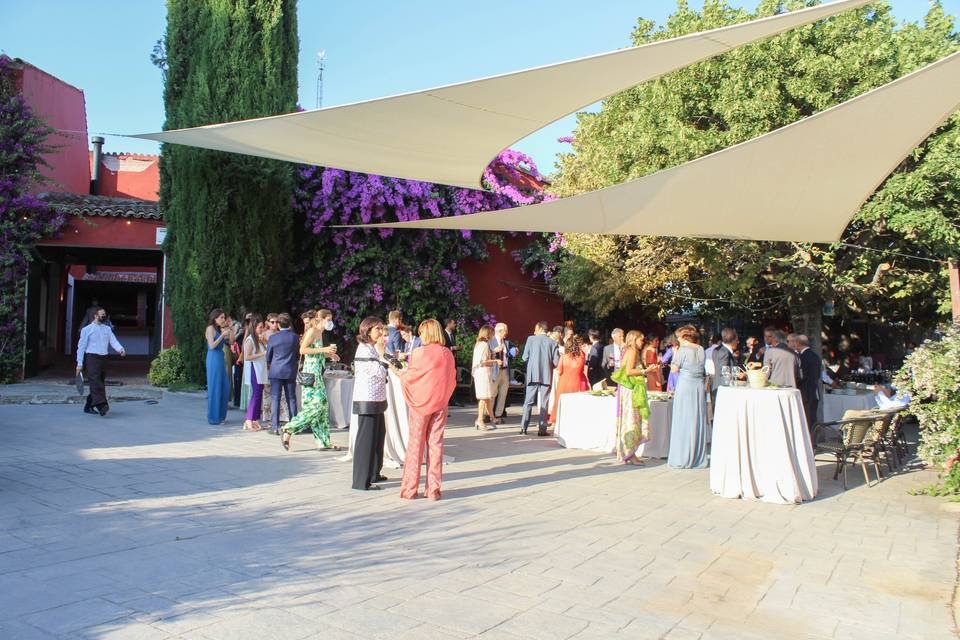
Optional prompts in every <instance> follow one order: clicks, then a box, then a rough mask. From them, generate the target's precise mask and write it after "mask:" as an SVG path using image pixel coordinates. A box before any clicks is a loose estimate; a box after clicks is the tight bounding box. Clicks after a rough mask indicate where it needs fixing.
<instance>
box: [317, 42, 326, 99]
mask: <svg viewBox="0 0 960 640" xmlns="http://www.w3.org/2000/svg"><path fill="white" fill-rule="evenodd" d="M326 62H327V51H326V49H321V50H320V51H318V52H317V109H319V108H320V107H322V106H323V70H324V68H325V66H326Z"/></svg>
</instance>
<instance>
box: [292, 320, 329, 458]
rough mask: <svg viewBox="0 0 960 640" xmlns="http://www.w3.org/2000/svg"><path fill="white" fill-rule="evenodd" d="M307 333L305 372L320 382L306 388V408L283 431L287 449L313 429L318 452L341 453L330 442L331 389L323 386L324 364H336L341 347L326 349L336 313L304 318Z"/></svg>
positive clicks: (303, 345)
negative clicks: (299, 435)
mask: <svg viewBox="0 0 960 640" xmlns="http://www.w3.org/2000/svg"><path fill="white" fill-rule="evenodd" d="M302 317H303V319H304V324H305V329H306V330H305V332H304V334H303V339H302V340H301V341H300V355H302V356H303V369H302V370H303V371H304V372H306V373H312V374H313V375H314V378H315V380H316V382H315V384H314V385H313V386H312V387H303V407H302V408H301V409H300V412H299V413H297V415H296V417H294V418H293V419H292V420H290V422H288V423H287V425H286V426H285V427H283V428H282V429H281V433H282V443H283V448H284V449H286V450H287V451H289V450H290V438H291V437H292V436H293V434H295V433H300V432H301V431H306V430H307V429H310V430H311V431H312V432H313V438H314V440H316V442H317V448H318V449H331V450H335V451H339V450H340V447H336V446H334V445H333V443H332V442H331V441H330V415H329V413H328V409H327V389H326V387H325V386H324V384H323V365H324V361H325V359H326V358H330V359H331V360H333V361H334V362H336V361H338V360H340V358H339V356H337V346H336V345H330V346H324V341H323V334H324V332H329V331H332V330H333V313H332V312H330V311H328V310H327V309H321V310H320V311H316V312H313V311H308V312H307V313H305V314H304V315H303V316H302Z"/></svg>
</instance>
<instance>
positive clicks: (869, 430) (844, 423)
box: [814, 410, 881, 491]
mask: <svg viewBox="0 0 960 640" xmlns="http://www.w3.org/2000/svg"><path fill="white" fill-rule="evenodd" d="M829 428H837V429H839V438H838V439H826V440H824V441H823V442H820V443H819V444H818V445H816V448H815V450H814V456H816V455H817V454H820V453H824V454H829V455H831V456H833V460H834V462H835V463H836V465H837V467H836V469H835V470H834V473H833V479H834V480H836V479H837V478H838V477H839V476H840V473H841V472H842V473H843V489H844V491H846V490H847V465H848V464H852V465H856V464H859V465H860V468H861V469H863V477H864V479H865V480H866V483H867V486H868V487H869V486H871V485H870V474H869V473H868V471H867V462H868V461H869V462H872V463H873V468H874V472H875V473H876V474H877V482H879V481H880V478H881V475H880V473H881V472H880V465H879V462H878V451H877V446H876V441H877V438H876V434H877V430H878V428H879V425H878V420H877V419H876V416H875V414H873V413H872V412H870V411H853V410H850V411H847V412H846V413H844V414H843V419H842V420H837V421H835V422H825V423H821V424H818V425H817V426H816V428H815V429H814V442H816V441H817V440H818V439H819V438H818V436H819V435H823V434H824V433H825V432H828V431H829Z"/></svg>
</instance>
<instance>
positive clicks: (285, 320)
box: [267, 313, 323, 435]
mask: <svg viewBox="0 0 960 640" xmlns="http://www.w3.org/2000/svg"><path fill="white" fill-rule="evenodd" d="M277 322H278V324H279V325H280V330H279V331H278V332H276V333H275V334H273V335H272V336H270V339H269V340H267V367H268V372H267V378H268V379H269V380H270V403H271V406H272V407H273V411H272V414H273V415H272V416H271V419H270V427H271V428H270V433H272V434H274V435H279V434H280V393H281V391H282V392H283V395H284V396H286V398H287V410H288V411H289V415H290V418H291V419H292V418H293V417H294V416H295V415H297V365H298V362H299V360H300V357H299V354H300V338H299V336H297V334H296V333H294V332H293V331H292V330H291V329H290V325H291V322H290V314H288V313H281V314H280V315H279V316H277ZM319 383H320V384H323V380H320V381H319Z"/></svg>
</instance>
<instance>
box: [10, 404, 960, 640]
mask: <svg viewBox="0 0 960 640" xmlns="http://www.w3.org/2000/svg"><path fill="white" fill-rule="evenodd" d="M115 392H116V388H111V389H110V390H109V393H110V394H111V395H113V394H114V393H115ZM511 411H512V412H513V413H514V415H513V417H511V418H509V419H508V424H507V425H506V426H504V427H502V428H500V429H498V430H496V431H491V432H482V433H481V432H477V431H475V430H474V429H473V428H472V426H471V424H472V418H473V415H474V412H472V411H471V410H469V409H462V410H460V409H456V410H454V411H453V413H452V415H451V422H450V424H449V426H448V429H447V440H446V451H445V452H446V453H447V454H448V455H453V456H454V457H455V458H456V460H455V461H454V462H453V463H452V464H450V465H447V466H446V467H445V468H444V484H443V499H442V500H441V501H439V502H436V503H433V502H429V501H426V500H418V501H414V502H408V501H401V500H400V499H399V496H398V493H399V482H398V481H399V472H398V471H396V470H389V469H388V470H387V471H386V473H387V475H388V476H389V477H390V480H389V481H388V482H386V483H384V485H383V486H384V490H383V491H380V492H367V493H363V492H355V491H352V490H351V489H350V488H349V486H350V473H351V469H350V465H349V463H344V462H341V461H339V460H338V459H337V458H338V457H339V456H338V455H335V454H329V453H322V452H317V451H316V450H314V448H313V444H312V441H311V438H310V437H309V436H298V437H295V438H294V441H293V447H292V450H291V451H290V452H285V451H284V450H283V449H282V447H281V446H280V443H279V439H278V438H276V437H274V436H270V435H268V434H267V433H249V432H242V431H241V430H240V423H241V416H240V413H239V412H238V411H236V410H231V411H230V412H229V415H228V423H227V425H225V426H218V427H212V426H210V425H207V424H206V420H205V414H206V406H205V401H204V399H203V398H202V397H198V396H196V395H192V394H163V395H162V397H161V398H159V402H158V403H157V404H147V403H145V402H143V401H136V402H134V401H130V402H123V401H115V402H113V403H112V409H111V412H110V414H108V416H107V417H105V418H101V417H99V416H89V415H85V414H83V413H82V412H81V410H80V407H78V406H76V405H71V404H2V405H0V434H2V437H3V442H4V447H3V448H0V637H3V638H7V637H10V638H34V637H35V638H74V637H76V638H144V639H147V640H153V639H158V640H159V639H163V638H197V639H199V640H218V639H220V638H234V637H235V638H248V637H257V638H291V639H297V640H299V639H304V640H306V639H310V638H324V640H336V639H337V638H341V639H356V638H365V639H366V638H417V639H419V640H423V639H427V640H429V638H488V639H491V640H497V639H506V640H511V639H516V638H550V639H553V638H579V639H581V640H589V639H590V638H617V637H624V638H658V639H664V638H680V639H683V638H699V639H702V640H713V639H717V640H719V639H724V638H747V639H749V638H761V637H777V638H810V639H814V640H816V639H828V638H829V639H835V640H841V639H843V638H854V637H873V638H877V639H878V640H882V639H884V638H894V637H897V638H907V639H917V640H919V639H921V638H923V639H924V640H926V639H929V638H949V637H954V631H955V629H954V622H953V616H952V611H951V608H950V604H951V599H952V596H953V591H954V586H955V578H956V567H957V564H956V559H957V533H958V525H960V512H958V511H956V510H950V509H944V508H941V505H943V504H944V503H943V501H941V500H938V499H936V498H932V497H928V496H914V495H910V494H909V492H910V491H911V490H914V489H917V488H919V487H922V486H924V485H927V484H930V483H932V482H934V481H935V480H936V478H935V475H934V474H933V473H931V472H928V471H923V470H919V469H916V468H911V469H909V470H907V471H904V472H900V473H896V474H892V475H890V476H889V477H887V478H885V479H884V481H883V482H881V483H879V484H875V485H874V486H871V487H866V486H864V485H863V484H862V480H860V481H859V482H858V481H857V479H856V477H855V475H856V474H851V478H853V481H852V483H851V487H850V489H849V490H848V491H846V492H844V491H843V490H842V488H841V487H840V486H839V483H835V482H834V481H833V480H832V478H831V475H832V469H831V467H830V465H829V464H828V463H823V464H822V465H821V466H820V468H819V479H820V486H821V495H820V496H819V497H818V499H817V500H815V501H813V502H811V503H807V504H803V505H796V506H782V505H769V504H765V503H760V502H749V501H739V500H726V499H722V498H719V497H716V496H713V495H712V494H711V493H710V491H709V482H708V472H706V471H688V472H682V471H674V470H671V469H668V468H667V467H666V466H665V465H663V464H662V463H659V462H651V463H649V464H647V465H646V466H644V467H636V468H633V467H631V468H624V467H620V466H617V465H616V464H615V463H614V461H613V460H612V459H611V457H610V456H606V455H602V454H598V453H594V452H588V451H576V450H565V449H563V448H561V447H559V446H558V445H557V443H556V442H555V441H554V440H553V439H552V438H536V437H523V436H520V435H519V434H518V433H517V425H516V423H517V417H516V407H514V408H513V409H512V410H511ZM347 438H348V434H346V433H335V434H334V440H335V441H336V442H338V443H339V444H346V442H347Z"/></svg>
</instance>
